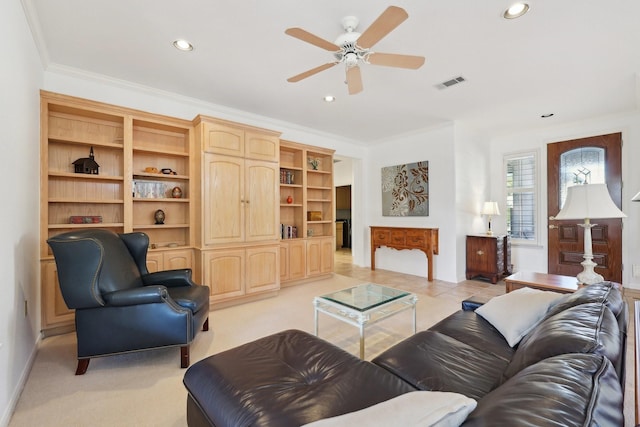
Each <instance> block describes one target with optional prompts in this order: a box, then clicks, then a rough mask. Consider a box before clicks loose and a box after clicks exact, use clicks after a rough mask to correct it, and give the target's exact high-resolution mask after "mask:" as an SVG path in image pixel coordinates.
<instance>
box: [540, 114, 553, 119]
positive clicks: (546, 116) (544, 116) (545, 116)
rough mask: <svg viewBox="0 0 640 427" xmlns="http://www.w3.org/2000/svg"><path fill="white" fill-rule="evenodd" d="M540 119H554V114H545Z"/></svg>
mask: <svg viewBox="0 0 640 427" xmlns="http://www.w3.org/2000/svg"><path fill="white" fill-rule="evenodd" d="M540 117H542V118H543V119H546V118H548V117H553V113H547V114H543V115H541V116H540Z"/></svg>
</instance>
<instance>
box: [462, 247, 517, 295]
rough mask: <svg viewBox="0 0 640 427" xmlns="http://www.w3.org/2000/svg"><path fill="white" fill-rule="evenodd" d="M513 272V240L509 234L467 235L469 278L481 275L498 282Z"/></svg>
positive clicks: (492, 281)
mask: <svg viewBox="0 0 640 427" xmlns="http://www.w3.org/2000/svg"><path fill="white" fill-rule="evenodd" d="M509 274H511V242H510V238H509V236H508V235H497V236H485V235H477V236H475V235H474V236H467V279H472V278H474V277H477V276H480V277H485V278H487V279H489V280H491V283H497V282H498V280H499V279H500V278H501V277H502V276H505V275H509Z"/></svg>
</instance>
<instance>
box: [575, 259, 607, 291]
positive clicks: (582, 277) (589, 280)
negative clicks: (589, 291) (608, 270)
mask: <svg viewBox="0 0 640 427" xmlns="http://www.w3.org/2000/svg"><path fill="white" fill-rule="evenodd" d="M580 264H582V267H583V268H584V270H582V272H580V273H579V274H578V276H577V277H578V282H579V283H583V284H585V285H592V284H594V283H600V282H602V281H603V280H604V277H602V276H601V275H600V274H598V273H596V272H595V271H593V269H594V268H595V267H596V266H597V265H598V264H596V263H595V262H593V261H591V260H590V259H586V257H585V260H584V261H582V262H581V263H580Z"/></svg>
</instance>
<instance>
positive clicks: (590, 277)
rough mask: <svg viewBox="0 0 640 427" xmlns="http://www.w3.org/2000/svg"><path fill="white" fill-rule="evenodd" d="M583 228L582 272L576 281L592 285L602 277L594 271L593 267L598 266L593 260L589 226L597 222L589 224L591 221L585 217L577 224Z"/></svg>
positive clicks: (602, 278)
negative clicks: (582, 221)
mask: <svg viewBox="0 0 640 427" xmlns="http://www.w3.org/2000/svg"><path fill="white" fill-rule="evenodd" d="M578 225H579V226H580V227H582V228H584V255H583V256H582V257H583V258H584V261H582V262H581V263H580V264H581V265H582V268H583V270H582V272H581V273H579V274H578V276H577V278H578V282H579V283H583V284H585V285H592V284H594V283H598V282H602V281H603V280H604V277H602V276H601V275H599V274H598V273H596V272H595V271H594V270H593V269H594V268H595V267H597V266H598V264H596V263H595V262H593V250H592V245H591V228H592V227H593V226H595V225H597V224H591V221H590V220H589V219H588V218H587V219H585V220H584V224H578Z"/></svg>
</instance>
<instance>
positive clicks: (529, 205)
mask: <svg viewBox="0 0 640 427" xmlns="http://www.w3.org/2000/svg"><path fill="white" fill-rule="evenodd" d="M504 165H505V171H506V176H505V184H506V195H507V201H506V205H507V211H506V217H507V233H508V234H509V235H510V236H511V239H512V242H513V243H518V242H520V243H537V242H538V229H537V221H536V218H537V217H538V211H537V209H538V206H537V205H538V203H537V200H538V196H537V193H538V188H537V187H538V185H537V182H538V178H537V155H536V153H535V152H529V153H519V154H512V155H508V156H505V158H504Z"/></svg>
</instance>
